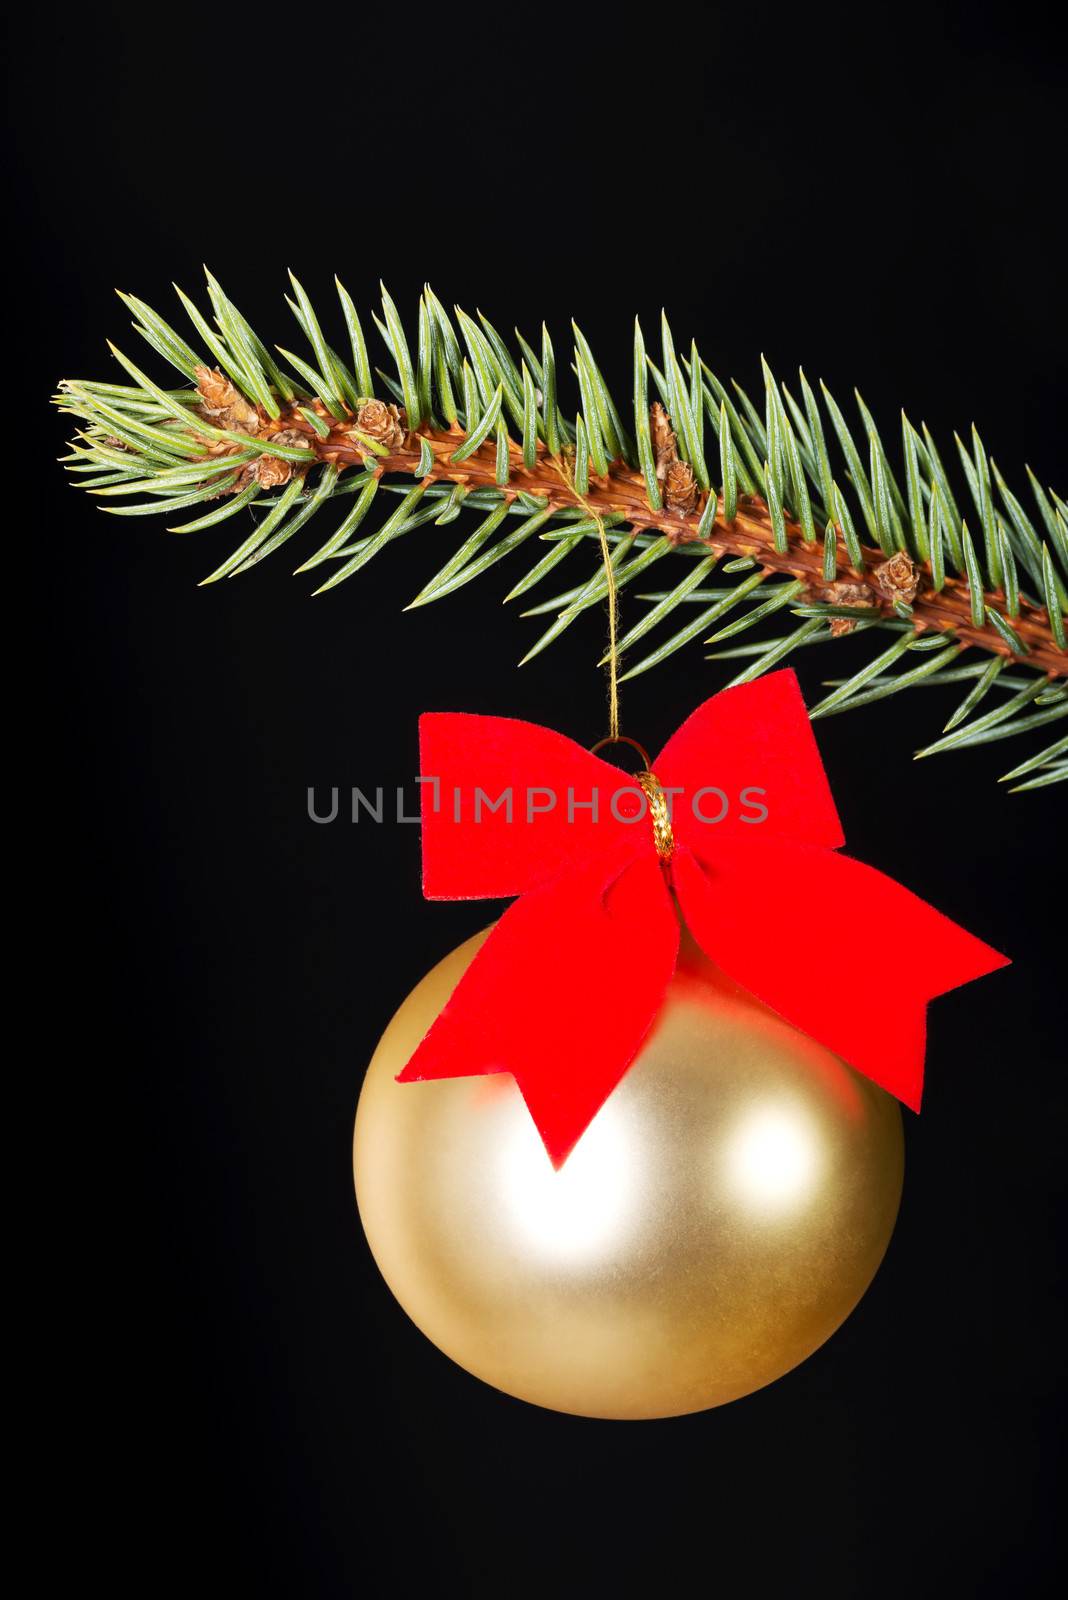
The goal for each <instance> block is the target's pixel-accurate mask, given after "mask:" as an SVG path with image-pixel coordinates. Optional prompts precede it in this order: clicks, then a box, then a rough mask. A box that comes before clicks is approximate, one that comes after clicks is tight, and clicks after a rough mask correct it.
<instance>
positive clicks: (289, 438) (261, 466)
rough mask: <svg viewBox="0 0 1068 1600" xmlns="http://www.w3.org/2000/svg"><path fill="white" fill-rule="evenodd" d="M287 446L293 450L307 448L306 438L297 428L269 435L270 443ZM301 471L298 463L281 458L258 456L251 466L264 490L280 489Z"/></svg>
mask: <svg viewBox="0 0 1068 1600" xmlns="http://www.w3.org/2000/svg"><path fill="white" fill-rule="evenodd" d="M275 441H277V443H278V444H288V445H291V446H293V447H294V448H295V449H298V450H299V449H303V448H305V447H306V446H307V443H308V441H307V438H306V436H305V435H304V434H303V433H301V432H300V430H299V429H298V428H283V429H282V430H281V431H280V432H279V433H272V434H271V443H272V444H273V443H274V442H275ZM300 470H301V468H300V466H299V464H298V463H296V462H293V461H283V460H282V458H281V456H260V458H259V460H258V461H254V462H253V464H252V474H253V476H254V477H255V478H256V480H257V481H258V482H259V483H260V485H261V486H262V487H263V488H264V489H280V488H281V487H282V485H283V484H286V483H288V482H289V480H290V478H291V477H292V476H293V473H294V472H299V471H300Z"/></svg>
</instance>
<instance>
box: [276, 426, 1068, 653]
mask: <svg viewBox="0 0 1068 1600" xmlns="http://www.w3.org/2000/svg"><path fill="white" fill-rule="evenodd" d="M315 409H316V411H317V412H318V413H319V414H320V415H322V416H323V419H324V421H326V422H329V423H331V424H333V425H332V426H331V431H330V434H329V436H328V437H327V438H325V439H324V438H321V437H320V436H319V435H318V434H317V433H316V431H315V430H314V428H312V426H311V425H310V424H309V423H308V422H307V421H306V420H305V419H304V418H303V417H302V416H301V415H300V413H299V412H298V411H296V410H295V409H294V411H293V414H292V416H291V417H290V416H286V417H285V418H284V422H283V423H282V424H279V423H276V424H274V426H275V427H276V428H277V427H279V426H282V425H284V426H285V427H286V428H287V429H292V430H295V431H297V432H299V433H301V434H302V435H305V436H306V437H305V438H302V440H301V443H302V444H306V445H307V447H308V448H309V449H312V450H314V452H315V454H316V456H317V457H318V459H319V460H320V461H324V462H325V461H332V462H335V463H336V464H337V465H338V466H339V467H341V468H343V469H344V468H346V467H358V468H365V467H367V466H373V468H374V471H375V472H376V474H378V475H379V476H381V475H382V474H384V473H387V472H403V473H409V474H412V475H417V474H418V471H419V463H420V458H421V450H420V444H421V441H423V440H426V442H427V443H428V444H429V446H430V449H431V452H432V454H433V462H432V465H431V467H430V470H429V472H428V473H427V474H426V480H427V481H429V482H444V483H458V484H462V485H463V486H464V488H466V489H468V490H475V489H498V490H499V492H501V493H503V494H504V495H505V496H506V497H507V498H509V499H514V498H515V496H516V495H517V494H519V493H520V492H523V493H526V494H530V495H535V496H537V497H539V498H540V499H542V500H544V501H546V502H547V503H548V504H549V505H550V506H552V507H553V508H554V509H559V510H563V509H565V508H571V507H575V508H582V507H585V508H587V509H589V508H592V509H593V510H594V511H595V512H597V513H598V514H600V515H602V516H609V515H615V516H617V517H618V516H622V517H623V518H625V519H626V520H627V521H628V522H629V523H630V525H631V526H632V527H634V528H636V529H638V530H639V531H640V532H645V531H648V532H659V533H662V534H663V535H664V536H665V537H666V538H668V539H670V540H671V541H672V543H674V544H688V543H693V542H695V541H696V540H697V539H698V532H697V528H698V523H699V522H700V520H701V512H702V509H703V508H702V506H701V505H700V504H699V505H698V506H697V507H696V508H695V509H694V510H693V511H691V512H689V513H688V514H685V515H683V514H679V513H675V512H670V511H666V510H665V511H653V510H652V509H651V508H650V506H649V501H648V497H647V495H646V490H645V481H644V479H643V477H642V475H641V473H640V472H637V471H635V470H634V469H633V468H632V467H629V466H627V465H626V464H625V463H624V462H622V461H615V462H613V463H612V464H611V465H610V467H609V470H608V472H607V473H606V474H605V476H604V477H594V476H593V475H592V474H591V476H590V481H589V488H588V489H587V491H586V493H585V494H584V495H582V496H580V495H578V494H577V492H576V491H575V490H574V489H573V488H571V487H570V485H569V483H568V481H567V477H566V475H561V473H560V470H559V468H558V467H557V466H556V465H554V462H553V458H552V457H551V456H550V455H549V454H548V452H547V450H546V448H545V445H544V444H543V443H542V442H541V441H540V440H539V441H538V447H537V458H536V460H535V464H534V466H533V468H532V469H529V470H528V468H527V467H526V466H525V465H524V462H523V453H522V450H521V449H520V447H519V446H518V445H517V444H516V443H515V442H514V441H509V451H510V460H509V469H510V473H509V482H508V484H507V486H506V487H504V488H503V489H502V488H500V486H499V485H498V483H497V479H496V462H497V451H496V445H495V443H494V442H493V441H488V442H487V443H486V444H483V445H482V446H480V448H479V449H478V450H476V451H475V452H474V453H473V454H472V455H471V456H469V457H468V459H467V460H466V461H463V462H459V463H457V462H454V461H453V460H452V456H453V454H454V452H455V451H456V449H457V447H458V446H459V445H460V444H461V443H462V441H463V438H464V434H463V431H462V430H461V429H460V428H459V427H457V426H456V425H454V426H453V427H452V428H450V429H446V430H438V429H431V428H426V427H424V428H420V429H419V430H417V431H415V432H411V433H407V434H406V435H405V439H404V444H403V446H402V447H400V448H395V449H393V450H392V451H391V453H390V454H389V455H388V456H381V457H378V458H372V457H369V456H368V455H367V452H366V450H361V448H360V447H359V445H358V443H357V442H355V441H354V440H353V438H352V434H351V431H350V430H351V427H352V424H351V423H350V422H343V423H336V424H334V419H332V418H330V417H329V415H328V413H327V412H326V411H325V408H324V407H322V403H321V402H316V404H315ZM837 532H838V573H837V576H838V579H839V580H842V579H845V580H846V581H847V582H848V583H849V584H850V585H856V586H858V587H863V588H864V589H865V590H866V591H867V594H866V596H865V599H864V600H863V602H858V603H862V604H863V605H864V606H871V607H873V608H875V610H877V611H878V612H880V613H882V614H883V615H885V616H888V617H896V616H898V615H899V613H898V612H897V611H895V607H894V601H893V598H892V597H891V596H889V595H887V594H886V593H884V592H882V591H881V589H880V587H879V584H878V581H877V580H878V575H879V571H880V569H881V568H885V566H886V563H887V557H886V556H885V555H884V554H883V552H882V551H881V550H879V549H876V548H873V547H870V546H864V547H863V551H864V561H865V566H864V570H863V571H858V570H857V569H856V568H855V567H852V566H850V564H849V561H848V557H847V554H846V549H845V542H844V540H843V537H842V532H841V529H840V528H839V529H838V530H837ZM787 535H788V539H787V543H788V548H787V549H786V550H785V551H779V550H776V548H775V539H774V533H773V531H772V523H771V514H770V512H769V510H768V507H767V504H766V502H765V501H764V500H763V499H761V498H760V497H759V496H757V495H739V496H738V505H737V513H736V515H735V517H734V519H733V521H731V522H729V523H728V522H727V521H726V520H725V518H724V516H723V507H722V500H721V501H720V505H719V511H718V514H717V516H716V519H715V522H714V523H713V524H712V527H711V531H710V532H709V533H708V534H707V535H706V536H704V537H702V538H701V540H700V542H701V543H702V545H703V546H704V547H705V548H707V549H708V550H709V551H710V552H714V553H716V554H717V555H727V556H734V557H741V556H751V557H752V558H753V559H754V560H756V561H758V562H760V564H761V565H762V566H763V567H764V568H765V569H766V570H767V571H768V572H769V573H771V572H781V573H783V574H786V575H788V576H790V577H793V578H797V579H800V580H801V581H802V582H803V583H804V584H805V587H806V590H807V592H808V593H807V598H808V599H809V600H810V601H811V602H814V603H819V602H821V601H825V600H826V599H827V595H826V591H827V589H828V584H827V582H826V580H825V579H824V576H823V547H822V544H821V543H820V542H818V541H809V542H806V541H805V540H804V538H803V537H802V534H801V529H800V527H799V525H798V524H797V523H794V522H790V521H789V520H787ZM915 572H916V576H917V578H918V587H917V589H916V593H915V596H914V598H913V600H912V603H911V615H910V618H909V620H910V621H911V622H912V625H913V627H914V628H915V630H916V632H917V633H918V634H924V633H931V632H936V631H937V632H943V633H948V632H952V633H953V634H954V635H955V636H956V638H957V639H959V640H960V641H961V642H962V643H964V644H969V645H975V646H977V647H978V648H979V649H981V650H985V651H987V652H988V653H990V654H992V655H1000V656H1003V657H1005V658H1006V659H1008V660H1011V661H1020V662H1023V663H1026V664H1027V665H1028V666H1031V667H1035V668H1038V669H1039V670H1041V671H1043V672H1045V673H1046V674H1047V675H1048V676H1049V677H1050V678H1055V677H1063V676H1065V675H1066V674H1068V655H1066V654H1065V652H1064V651H1062V650H1060V649H1058V647H1057V644H1056V640H1055V639H1054V637H1053V631H1052V629H1051V627H1050V625H1049V618H1048V617H1047V616H1046V613H1045V610H1044V609H1043V608H1042V607H1041V606H1038V605H1032V604H1031V603H1029V602H1028V601H1027V600H1026V599H1023V598H1021V600H1020V607H1019V615H1018V616H1016V617H1013V618H1012V619H1011V625H1012V628H1013V629H1014V631H1015V632H1016V634H1017V636H1018V637H1019V638H1020V639H1021V641H1022V642H1023V643H1024V644H1025V645H1026V647H1027V651H1026V654H1020V653H1018V652H1016V651H1014V650H1013V649H1012V648H1011V647H1010V646H1009V644H1008V643H1007V642H1006V641H1005V640H1004V639H1003V638H1002V636H1001V634H1000V633H999V632H998V631H997V629H996V628H995V627H994V626H993V624H991V623H984V624H983V626H981V627H977V626H976V625H975V623H974V621H973V620H972V610H971V600H970V596H969V592H968V585H967V582H966V581H965V580H964V579H962V578H958V577H954V576H952V575H950V574H948V573H947V574H946V576H945V581H944V584H943V587H942V588H941V590H936V589H935V587H934V583H933V581H932V578H931V573H930V569H929V568H928V567H926V566H924V565H922V564H919V563H917V564H916V567H915ZM801 599H802V596H800V595H799V596H798V600H799V601H800V600H801ZM985 602H986V603H987V604H989V605H990V606H992V607H993V608H994V609H995V610H997V611H999V612H1001V613H1002V614H1004V613H1005V611H1006V599H1005V595H1004V592H1003V591H1002V590H1000V589H995V590H990V591H988V592H987V594H986V596H985ZM852 603H853V602H852V601H850V604H852Z"/></svg>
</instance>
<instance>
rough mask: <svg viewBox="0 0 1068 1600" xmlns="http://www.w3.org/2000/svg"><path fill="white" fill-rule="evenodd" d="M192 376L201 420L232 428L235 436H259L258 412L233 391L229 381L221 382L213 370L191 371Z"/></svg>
mask: <svg viewBox="0 0 1068 1600" xmlns="http://www.w3.org/2000/svg"><path fill="white" fill-rule="evenodd" d="M193 373H194V376H195V377H196V380H197V393H198V394H199V395H200V406H199V410H200V414H201V416H202V417H204V418H205V419H207V420H210V421H212V422H216V423H218V425H219V427H221V428H233V429H234V431H235V432H236V433H259V431H260V426H261V418H260V414H259V412H258V411H257V410H256V407H255V406H253V405H250V404H249V402H248V401H247V400H246V399H245V397H244V395H243V394H242V393H241V391H240V390H239V389H235V387H234V385H233V384H232V383H231V382H230V380H229V378H224V377H223V375H222V373H221V372H219V371H218V370H217V368H215V367H194V368H193Z"/></svg>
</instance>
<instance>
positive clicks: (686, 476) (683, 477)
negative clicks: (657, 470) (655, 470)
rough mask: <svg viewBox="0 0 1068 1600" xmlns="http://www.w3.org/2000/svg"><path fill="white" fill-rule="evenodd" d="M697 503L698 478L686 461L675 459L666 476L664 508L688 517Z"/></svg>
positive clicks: (677, 514)
mask: <svg viewBox="0 0 1068 1600" xmlns="http://www.w3.org/2000/svg"><path fill="white" fill-rule="evenodd" d="M696 504H697V479H696V478H695V477H694V475H693V471H692V469H691V468H690V467H689V466H688V465H687V463H686V462H685V461H673V462H672V463H671V465H670V466H669V467H668V469H667V472H666V474H665V476H664V508H665V510H667V511H671V512H674V514H675V515H676V516H678V517H688V516H689V514H690V512H691V511H692V510H693V509H694V507H695V506H696Z"/></svg>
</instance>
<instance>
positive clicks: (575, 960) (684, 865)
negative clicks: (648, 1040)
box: [398, 671, 1008, 1166]
mask: <svg viewBox="0 0 1068 1600" xmlns="http://www.w3.org/2000/svg"><path fill="white" fill-rule="evenodd" d="M419 729H420V761H421V768H422V773H423V777H422V780H421V782H422V785H423V787H422V802H423V806H422V809H423V892H424V894H425V895H426V896H427V898H428V899H434V900H455V899H483V898H491V899H492V898H497V897H501V896H505V895H518V896H519V897H520V898H519V899H518V900H516V902H515V904H514V905H512V906H510V907H509V908H508V910H507V911H506V912H505V913H504V915H503V916H502V917H501V919H500V921H499V922H498V923H497V925H496V926H495V928H494V929H493V931H492V932H491V934H490V936H489V938H488V939H487V940H486V942H485V944H484V945H483V946H482V948H481V949H480V951H479V952H478V954H477V956H476V957H475V959H474V961H473V962H472V963H471V965H470V966H469V967H468V969H467V971H466V972H465V973H464V976H463V977H462V978H461V979H460V982H459V984H458V985H457V987H456V989H455V990H454V992H453V994H452V997H451V998H450V1000H449V1001H448V1003H447V1004H446V1006H445V1008H444V1010H443V1011H442V1012H441V1014H440V1016H439V1017H438V1018H437V1020H436V1022H435V1023H434V1024H433V1026H432V1027H431V1029H430V1031H429V1032H428V1033H427V1035H426V1037H425V1038H424V1040H423V1042H422V1043H421V1044H420V1045H419V1047H418V1049H417V1050H416V1052H415V1054H414V1055H413V1056H412V1058H411V1060H410V1061H409V1062H408V1064H407V1066H406V1067H405V1068H404V1070H403V1072H401V1073H399V1074H398V1081H399V1082H401V1083H411V1082H414V1081H416V1080H419V1079H427V1078H454V1077H468V1076H471V1075H473V1074H477V1073H491V1072H510V1073H511V1074H512V1076H513V1077H514V1078H515V1080H516V1082H517V1083H518V1085H519V1088H520V1090H521V1092H522V1094H523V1098H524V1099H525V1101H526V1103H527V1106H528V1108H529V1110H530V1114H531V1116H532V1117H533V1118H534V1121H535V1123H536V1124H537V1127H538V1131H539V1132H540V1134H541V1136H542V1139H543V1140H544V1142H545V1147H546V1150H547V1151H548V1153H549V1157H550V1159H551V1160H552V1162H553V1165H554V1166H560V1165H561V1164H562V1163H563V1161H564V1159H565V1157H566V1156H567V1154H568V1152H569V1151H570V1150H571V1148H572V1146H573V1145H574V1144H575V1142H576V1140H577V1139H578V1138H579V1137H580V1135H581V1134H582V1133H583V1131H584V1130H585V1128H586V1127H587V1125H588V1124H589V1122H590V1121H591V1120H592V1118H593V1117H594V1115H595V1114H596V1112H597V1111H598V1109H599V1108H600V1107H601V1105H602V1104H603V1103H604V1101H605V1100H606V1099H607V1098H608V1096H609V1095H610V1094H611V1092H612V1090H613V1089H614V1088H615V1086H616V1084H617V1083H618V1082H619V1080H620V1079H621V1078H622V1076H623V1074H624V1072H626V1070H627V1068H628V1066H629V1065H630V1063H631V1062H632V1061H633V1059H634V1057H635V1055H636V1054H637V1052H638V1049H639V1047H640V1046H641V1043H642V1040H643V1039H644V1038H645V1035H646V1034H647V1032H648V1031H649V1028H650V1027H651V1025H652V1023H653V1020H654V1018H655V1017H656V1015H657V1012H658V1010H659V1008H660V1005H661V1002H662V1000H663V996H664V991H665V988H666V987H667V984H668V981H669V979H670V977H671V975H672V973H673V972H674V970H675V962H676V957H677V954H678V946H679V921H678V916H677V914H676V911H675V906H674V904H673V903H672V898H671V894H670V892H669V890H672V889H673V890H674V893H675V895H676V897H677V899H678V903H679V907H680V909H681V912H682V915H683V917H684V918H685V921H686V923H687V926H688V927H689V928H690V931H691V932H692V933H693V935H694V937H695V939H696V940H697V942H698V944H699V945H700V946H701V948H702V949H703V950H704V952H705V953H706V955H707V956H708V957H709V958H710V960H712V961H713V962H715V963H716V964H717V965H718V966H719V967H721V968H722V969H723V971H724V972H725V973H727V975H728V976H729V977H730V978H732V979H733V980H734V981H735V982H736V983H738V984H740V985H741V986H742V987H743V988H745V989H747V990H749V991H750V993H752V994H754V995H756V996H757V997H758V998H759V999H760V1000H762V1001H763V1002H764V1003H765V1004H766V1005H768V1006H771V1007H772V1008H773V1009H774V1010H775V1011H777V1012H778V1013H779V1014H780V1015H781V1016H783V1017H785V1018H786V1020H787V1021H788V1022H790V1023H792V1024H793V1026H794V1027H796V1028H799V1029H800V1030H801V1031H802V1032H804V1033H807V1034H810V1035H811V1036H812V1037H813V1038H814V1039H817V1040H819V1041H820V1043H821V1044H824V1045H826V1046H827V1048H828V1049H830V1050H833V1051H834V1052H835V1053H836V1054H837V1055H839V1056H841V1057H842V1058H843V1059H844V1060H846V1061H848V1062H849V1063H850V1064H851V1065H852V1066H853V1067H855V1068H856V1069H857V1070H858V1071H859V1072H863V1073H865V1074H866V1075H867V1076H868V1077H869V1078H872V1079H874V1081H875V1082H876V1083H878V1084H881V1085H882V1087H883V1088H884V1089H888V1090H889V1091H890V1092H891V1093H892V1094H894V1095H896V1096H897V1097H898V1099H900V1100H903V1101H904V1102H905V1104H906V1105H909V1106H911V1107H912V1108H913V1109H914V1110H918V1109H919V1104H920V1092H921V1087H922V1083H923V1051H924V1024H925V1009H926V1003H927V1001H928V1000H930V999H933V998H934V996H935V995H938V994H943V993H944V992H945V991H946V990H947V989H954V988H956V987H957V985H958V984H962V983H967V982H968V981H969V980H970V979H972V978H979V977H982V976H983V975H984V974H985V973H988V972H993V971H995V970H996V969H997V968H998V967H1002V966H1005V965H1007V964H1008V958H1007V957H1005V956H1002V955H999V954H998V952H997V951H996V950H992V949H991V948H990V947H989V946H988V945H985V944H983V943H982V942H981V941H980V940H978V939H976V938H973V936H972V935H971V934H970V933H967V932H966V931H965V930H964V929H963V928H960V927H958V926H957V924H956V923H954V922H951V921H950V920H949V919H948V917H944V916H943V915H942V914H941V912H939V911H936V910H934V909H933V907H931V906H929V905H927V904H926V903H925V902H924V901H923V900H920V899H918V898H917V897H916V896H915V895H914V894H911V893H910V892H909V891H908V890H907V889H903V888H902V887H901V885H900V884H898V883H895V882H894V881H893V879H892V878H887V877H884V876H883V874H882V873H880V872H876V871H875V870H874V868H872V867H867V866H865V865H864V864H863V863H862V862H859V861H853V860H851V859H850V858H849V857H848V856H844V855H839V854H837V853H836V852H837V850H838V847H839V845H841V844H842V843H843V836H842V830H841V825H840V823H839V821H838V814H837V812H836V811H835V807H834V801H833V800H832V798H831V792H830V788H829V785H828V783H827V777H826V774H825V772H824V770H823V764H822V762H821V761H820V757H819V752H818V750H817V748H816V741H815V739H814V737H813V734H812V729H811V725H810V723H809V720H808V717H807V715H806V713H805V707H804V702H803V701H802V698H801V691H800V689H799V687H798V683H797V679H796V677H795V675H794V673H793V672H792V671H782V672H776V673H772V674H770V675H769V676H767V677H765V678H761V679H758V680H757V682H755V683H752V684H746V685H744V686H742V687H739V688H736V689H727V690H725V691H724V692H723V693H722V694H718V695H715V696H714V697H713V698H712V699H710V700H706V701H705V703H704V704H703V705H702V706H699V707H698V709H697V710H696V711H695V712H694V714H693V716H691V717H690V718H689V719H688V720H687V721H686V722H684V723H683V725H682V727H681V728H680V729H679V730H678V732H677V733H676V734H675V735H674V737H673V738H671V739H669V740H668V742H667V744H666V745H665V746H664V748H663V750H662V751H661V752H660V755H659V756H658V757H657V759H656V760H655V761H654V762H653V770H654V772H655V774H656V779H657V780H658V782H659V784H660V786H661V789H662V791H663V794H664V795H665V796H667V797H668V798H669V803H670V804H671V835H672V836H673V848H670V845H671V841H670V840H669V841H668V842H667V848H670V855H669V856H667V858H666V859H665V858H664V849H665V841H664V840H663V838H661V840H660V841H659V844H658V840H657V837H656V835H655V833H654V828H653V822H652V820H651V816H650V812H652V811H654V809H655V802H656V800H657V796H656V793H655V789H654V791H653V794H652V796H651V797H649V798H647V794H646V792H645V791H644V790H643V788H642V787H641V786H639V784H638V782H637V780H633V779H629V778H628V777H627V776H626V774H624V773H622V772H620V771H619V770H618V768H616V767H613V766H610V765H609V764H608V763H607V762H605V761H601V760H600V759H599V758H598V757H597V756H594V755H591V754H590V753H589V751H587V750H584V749H583V748H582V747H581V746H580V745H577V744H574V743H573V742H572V741H571V740H570V739H565V738H564V737H563V736H562V735H561V734H558V733H553V732H551V731H550V730H549V729H547V728H539V727H537V726H536V725H534V724H533V723H529V722H518V721H514V720H512V719H510V718H506V717H481V716H466V715H462V714H452V713H446V712H441V713H438V712H430V713H427V714H426V715H425V716H423V717H421V718H420V723H419Z"/></svg>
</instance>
